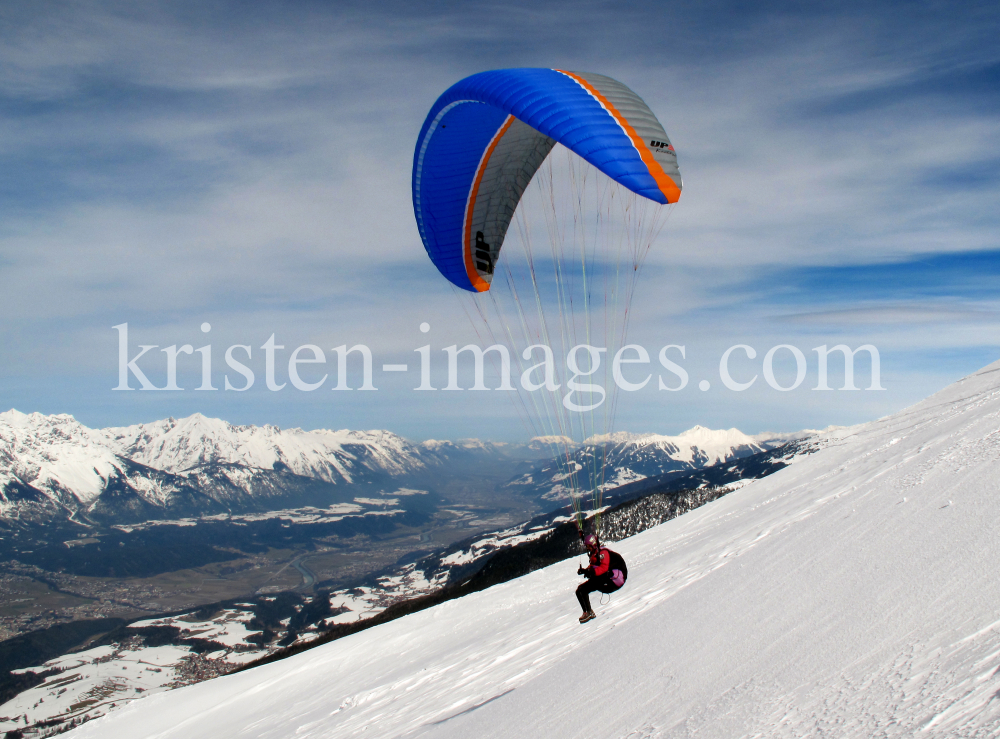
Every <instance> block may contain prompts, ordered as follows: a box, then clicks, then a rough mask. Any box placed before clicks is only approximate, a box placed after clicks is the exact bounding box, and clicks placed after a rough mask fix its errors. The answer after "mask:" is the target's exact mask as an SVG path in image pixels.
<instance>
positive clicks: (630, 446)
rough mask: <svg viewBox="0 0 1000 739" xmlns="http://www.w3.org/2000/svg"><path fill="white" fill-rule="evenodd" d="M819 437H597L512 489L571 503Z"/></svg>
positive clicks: (695, 431)
mask: <svg viewBox="0 0 1000 739" xmlns="http://www.w3.org/2000/svg"><path fill="white" fill-rule="evenodd" d="M812 433H816V432H800V433H796V434H771V433H768V434H761V435H760V436H759V437H757V436H748V435H747V434H744V433H743V432H742V431H740V430H738V429H728V430H718V431H716V430H712V429H707V428H705V427H704V426H695V427H694V428H692V429H688V430H687V431H685V432H684V433H682V434H679V435H677V436H662V435H660V434H633V433H629V432H625V431H618V432H615V433H612V434H603V435H600V436H592V437H590V438H589V439H587V440H586V441H585V442H584V443H583V444H580V445H578V446H573V447H569V448H568V450H567V453H566V455H565V456H553V457H550V458H549V459H546V460H544V461H542V462H540V463H539V464H537V465H535V466H534V467H533V468H532V469H531V470H529V471H527V472H525V473H524V474H522V475H519V476H517V477H515V478H514V479H512V480H511V481H510V482H509V483H508V484H507V487H508V488H511V489H516V490H519V491H521V492H522V494H524V495H530V496H535V497H538V498H540V499H542V500H545V501H550V502H560V501H566V500H568V499H569V498H570V497H571V496H572V495H573V494H574V493H575V492H576V491H579V490H581V489H582V490H590V489H593V488H597V487H600V488H602V489H604V490H609V489H612V488H616V487H619V486H620V485H626V484H628V483H631V482H636V481H638V480H642V479H645V478H647V477H655V476H657V475H662V474H665V473H667V472H676V471H680V470H696V469H701V468H704V467H710V466H712V465H715V464H719V463H721V462H728V461H730V460H733V459H741V458H743V457H749V456H751V455H753V454H757V453H759V452H763V451H767V450H768V449H774V448H776V447H778V446H781V445H782V444H785V443H787V442H788V441H791V440H794V439H799V438H804V437H805V436H808V435H810V434H812Z"/></svg>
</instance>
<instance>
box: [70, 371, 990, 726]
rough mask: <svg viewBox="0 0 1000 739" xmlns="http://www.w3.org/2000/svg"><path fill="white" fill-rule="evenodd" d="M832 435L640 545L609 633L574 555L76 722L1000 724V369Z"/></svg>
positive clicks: (621, 547)
mask: <svg viewBox="0 0 1000 739" xmlns="http://www.w3.org/2000/svg"><path fill="white" fill-rule="evenodd" d="M817 446H818V447H819V448H818V450H817V451H816V452H815V453H813V454H810V455H805V457H804V458H800V459H799V460H798V461H797V462H796V463H795V464H794V465H792V466H790V467H787V468H785V469H783V470H781V471H779V472H777V473H775V474H773V475H771V476H769V477H766V478H764V479H762V480H757V481H754V482H752V483H750V484H748V485H746V486H744V487H743V488H741V489H740V490H737V491H735V492H733V493H730V494H729V495H727V496H725V497H723V498H721V499H719V500H717V501H715V502H713V503H710V504H708V505H705V506H703V507H701V508H698V509H696V510H694V511H692V512H689V513H687V514H685V515H683V516H681V517H679V518H676V519H674V520H672V521H669V522H667V523H665V524H663V525H661V526H658V527H655V528H653V529H649V530H647V531H645V532H643V533H642V534H639V535H638V536H635V537H633V538H631V539H627V540H625V541H622V542H620V543H618V544H616V545H615V549H616V550H618V551H620V552H621V553H622V554H623V555H624V557H625V559H626V560H627V561H628V562H629V565H630V567H629V570H630V578H629V581H628V583H627V584H626V586H625V587H624V588H623V589H622V590H621V591H620V592H619V593H616V594H615V595H614V596H612V598H611V600H610V602H609V603H607V604H606V605H597V607H596V610H597V612H598V618H597V620H595V621H592V622H591V623H589V624H587V625H585V626H581V625H579V624H578V623H577V620H576V619H577V616H578V615H579V613H578V609H577V606H576V605H575V602H574V598H573V594H572V590H573V588H574V586H575V583H576V582H577V581H578V578H576V576H575V570H576V567H577V564H578V562H577V560H575V559H573V560H568V561H564V562H561V563H558V564H556V565H553V566H551V567H549V568H546V569H544V570H539V571H537V572H534V573H531V574H530V575H528V576H526V577H523V578H520V579H518V580H515V581H512V582H509V583H505V584H503V585H500V586H497V587H494V588H490V589H489V590H486V591H483V592H480V593H476V594H472V595H469V596H466V597H464V598H461V599H458V600H453V601H449V602H447V603H444V604H442V605H440V606H437V607H435V608H432V609H428V610H425V611H422V612H420V613H416V614H412V615H410V616H407V617H405V618H402V619H398V620H396V621H393V622H390V623H387V624H384V625H381V626H378V627H375V628H372V629H369V630H367V631H363V632H360V633H358V634H354V635H352V636H350V637H346V638H344V639H340V640H338V641H335V642H332V643H330V644H327V645H324V646H322V647H319V648H316V649H313V650H310V651H308V652H305V653H302V654H300V655H297V656H296V657H293V658H290V659H286V660H283V661H280V662H276V663H273V664H270V665H265V666H262V667H258V668H255V669H253V670H250V671H248V672H244V673H238V674H235V675H229V676H226V677H222V678H217V679H215V680H211V681H208V682H204V683H201V684H198V685H194V686H191V687H188V688H182V689H179V690H176V691H172V692H169V693H161V694H157V695H152V696H149V697H147V698H143V699H141V700H138V701H134V702H132V703H131V704H129V705H128V706H126V707H124V708H121V709H119V710H116V711H114V712H112V713H110V714H109V715H108V716H106V717H104V718H103V719H100V720H98V721H94V722H90V723H88V724H86V725H85V726H83V727H81V728H78V729H76V730H75V731H74V732H72V733H70V734H69V735H68V736H70V737H73V739H85V738H87V737H110V736H128V737H135V738H139V737H181V736H183V737H186V738H188V737H189V738H191V739H197V738H198V737H206V738H207V737H211V738H212V739H216V738H217V737H220V736H226V737H260V738H261V739H265V738H271V737H273V738H275V739H277V738H279V737H280V738H284V737H291V736H295V737H302V738H304V737H352V736H378V737H397V736H415V737H416V736H419V737H470V736H471V737H516V738H518V739H520V738H521V737H524V736H551V737H581V738H582V737H588V738H600V737H609V738H612V739H623V738H625V737H628V738H629V739H640V738H643V739H653V738H654V737H659V738H665V737H695V736H698V737H762V736H766V737H807V736H811V737H875V736H878V737H912V736H917V735H919V736H928V737H987V736H990V737H993V736H997V735H998V733H1000V698H998V695H1000V670H998V665H1000V578H998V577H997V572H998V570H1000V538H998V537H997V536H996V531H995V527H996V523H995V522H996V521H997V520H998V519H1000V495H998V494H997V493H998V491H997V480H998V479H1000V362H998V363H996V364H993V365H991V366H990V367H988V368H986V369H984V370H981V371H980V372H978V373H976V374H975V375H972V376H970V377H968V378H966V379H965V380H963V381H961V382H959V383H957V384H955V385H953V386H951V387H949V388H947V389H946V390H944V391H942V392H941V393H938V394H937V395H935V396H933V397H931V398H929V399H927V400H926V401H924V402H922V403H920V404H918V405H917V406H914V407H913V408H910V409H908V410H905V411H903V412H900V413H898V414H896V415H894V416H890V417H887V418H885V419H881V420H879V421H876V422H873V423H870V424H866V425H864V426H861V427H856V428H853V429H842V430H836V431H832V432H829V433H828V434H826V435H824V436H822V437H820V438H819V440H818V441H817ZM595 605H596V603H595Z"/></svg>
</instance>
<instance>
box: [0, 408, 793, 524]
mask: <svg viewBox="0 0 1000 739" xmlns="http://www.w3.org/2000/svg"><path fill="white" fill-rule="evenodd" d="M784 438H786V437H775V438H771V439H769V440H766V441H761V442H758V441H756V440H755V439H754V438H753V437H748V436H746V435H744V434H742V433H741V432H739V431H737V430H736V429H729V430H728V431H712V430H710V429H706V428H703V427H700V426H696V427H695V428H693V429H691V430H689V431H686V432H685V433H683V434H681V435H680V436H676V437H669V436H657V435H653V434H645V435H635V434H619V435H616V436H615V437H614V438H613V439H612V438H609V439H606V440H601V439H593V440H588V442H586V443H585V444H583V445H580V446H579V447H574V448H573V449H574V450H573V452H572V454H573V464H574V465H576V466H577V467H576V469H581V470H590V469H592V468H593V467H594V463H595V460H596V459H598V458H599V459H601V461H602V463H603V464H604V467H603V469H604V470H605V471H604V479H603V482H604V486H605V487H614V486H617V485H621V484H624V483H627V482H632V481H635V480H639V479H642V478H644V477H649V476H652V475H657V474H662V473H663V472H669V471H674V470H684V469H698V468H701V467H705V466H709V465H712V464H715V463H717V462H720V461H725V460H729V459H735V458H739V457H743V456H747V455H750V454H753V453H755V452H758V451H761V450H762V449H765V448H771V447H773V446H776V445H777V444H778V443H779V441H781V440H783V439H784ZM788 438H790V437H788ZM562 445H563V447H564V448H565V442H562ZM550 449H551V440H542V439H534V440H531V441H530V442H528V443H527V444H503V443H496V442H484V441H480V440H478V439H462V440H458V441H437V440H429V441H424V442H422V443H414V442H410V441H408V440H406V439H404V438H402V437H400V436H398V435H397V434H394V433H392V432H390V431H379V430H376V431H351V430H340V431H331V430H325V429H320V430H316V431H304V430H302V429H298V428H295V429H280V428H278V427H275V426H237V425H234V424H231V423H227V422H226V421H223V420H220V419H216V418H206V417H205V416H203V415H201V414H197V413H196V414H194V415H192V416H189V417H188V418H182V419H173V418H168V419H166V420H162V421H154V422H152V423H144V424H137V425H134V426H126V427H120V428H106V429H91V428H88V427H86V426H84V425H83V424H81V423H79V422H78V421H77V420H76V419H74V418H73V417H72V416H68V415H52V416H46V415H43V414H40V413H31V414H24V413H20V412H18V411H16V410H10V411H7V412H6V413H0V521H2V520H6V521H20V522H22V523H24V522H43V521H47V520H52V519H56V518H68V519H72V520H78V521H85V520H92V521H98V522H103V523H136V522H140V521H143V520H152V519H162V518H178V517H184V516H192V515H204V514H218V513H226V512H232V513H238V512H247V511H259V510H271V509H275V508H283V507H292V506H301V505H328V504H332V503H341V502H346V501H350V500H351V499H352V494H353V492H356V491H357V490H358V486H384V487H391V486H395V485H398V484H408V483H410V482H413V481H414V480H415V479H417V478H420V476H421V475H423V476H424V478H423V479H420V480H419V482H418V483H417V484H418V485H419V484H421V483H423V482H425V481H426V476H427V474H428V473H429V472H432V471H433V472H434V474H436V475H447V474H449V472H451V473H456V472H459V471H468V470H473V469H485V468H487V467H489V468H490V469H491V470H494V471H496V474H503V471H506V470H509V471H508V472H507V474H508V475H511V476H513V475H514V472H515V469H516V467H515V466H514V465H516V464H518V463H525V462H534V463H535V464H536V467H535V469H533V470H532V471H531V472H530V473H528V474H526V475H521V474H518V475H516V476H515V479H514V480H513V481H512V482H511V483H510V485H509V486H508V487H509V490H510V491H512V492H514V493H516V494H522V495H527V496H529V497H532V498H535V499H537V500H539V501H542V502H543V503H558V502H560V501H563V500H564V499H565V498H566V497H567V496H568V494H569V493H568V490H569V487H568V486H567V482H566V480H565V479H564V478H565V477H566V475H565V474H564V473H565V469H564V468H565V467H566V463H565V461H563V462H562V464H556V463H554V462H553V461H551V460H550V461H548V462H546V455H547V454H548V453H549V450H550ZM560 475H562V476H560ZM582 484H584V485H585V484H586V481H583V483H582Z"/></svg>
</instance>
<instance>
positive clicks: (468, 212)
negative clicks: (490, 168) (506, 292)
mask: <svg viewBox="0 0 1000 739" xmlns="http://www.w3.org/2000/svg"><path fill="white" fill-rule="evenodd" d="M513 122H514V116H512V115H508V116H507V120H506V121H504V124H503V125H502V126H500V130H499V131H497V132H496V135H494V136H493V140H492V141H490V145H489V146H488V147H486V151H485V152H484V153H483V158H482V159H480V160H479V168H478V169H477V170H476V179H475V181H474V182H473V183H472V190H471V191H470V192H469V199H468V200H467V201H466V203H465V229H464V230H465V234H464V238H463V242H464V247H465V248H464V249H463V250H462V251H463V252H464V256H465V271H466V273H467V274H468V275H469V282H471V283H472V286H473V287H474V288H476V290H478V291H479V292H481V293H484V292H486V291H487V290H489V289H490V283H488V282H487V281H486V280H484V279H483V278H482V277H480V276H479V272H477V271H476V268H475V266H474V264H473V261H472V211H473V210H474V209H475V207H476V197H477V196H478V195H479V184H480V183H481V182H482V181H483V173H484V172H485V171H486V165H487V164H489V162H490V157H491V156H492V155H493V150H494V149H496V148H497V144H499V143H500V139H502V138H503V135H504V134H505V133H507V129H508V128H510V124H512V123H513Z"/></svg>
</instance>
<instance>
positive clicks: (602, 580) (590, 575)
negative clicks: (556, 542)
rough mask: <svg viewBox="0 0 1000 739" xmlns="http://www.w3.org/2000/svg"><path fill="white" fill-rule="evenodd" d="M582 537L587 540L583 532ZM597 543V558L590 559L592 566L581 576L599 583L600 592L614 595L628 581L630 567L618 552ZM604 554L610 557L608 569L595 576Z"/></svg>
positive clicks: (596, 583)
mask: <svg viewBox="0 0 1000 739" xmlns="http://www.w3.org/2000/svg"><path fill="white" fill-rule="evenodd" d="M580 536H581V538H585V537H584V536H583V532H581V533H580ZM586 538H589V537H586ZM595 538H596V537H595ZM597 543H598V549H597V554H596V557H595V556H591V557H590V566H589V567H587V568H586V569H585V570H583V572H582V573H581V574H584V575H586V576H587V579H588V580H594V581H597V582H595V585H597V588H596V589H597V590H599V591H600V592H602V593H613V592H615V591H616V590H618V589H619V588H620V587H622V585H624V584H625V581H626V580H627V579H628V565H626V564H625V559H624V558H623V557H622V555H620V554H619V553H618V552H614V551H612V550H610V549H608V548H607V547H602V546H600V542H599V541H598V542H597ZM589 554H590V553H589V551H588V555H589ZM602 554H607V556H608V568H607V570H606V571H605V572H603V573H601V574H600V575H596V574H594V568H595V567H596V566H597V563H598V562H600V561H601V555H602Z"/></svg>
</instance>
